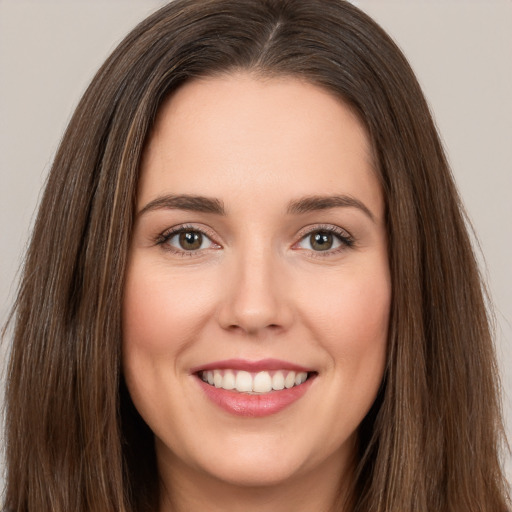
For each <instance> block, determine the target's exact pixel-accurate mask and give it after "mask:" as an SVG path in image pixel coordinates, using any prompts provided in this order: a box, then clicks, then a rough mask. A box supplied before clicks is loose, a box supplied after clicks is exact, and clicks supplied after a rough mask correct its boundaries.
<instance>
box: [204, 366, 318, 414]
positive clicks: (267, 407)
mask: <svg viewBox="0 0 512 512" xmlns="http://www.w3.org/2000/svg"><path fill="white" fill-rule="evenodd" d="M196 377H197V376H196ZM314 378H315V375H312V376H311V377H309V378H308V379H307V380H306V382H303V383H302V384H300V385H298V386H294V387H293V388H290V389H283V390H281V391H271V392H270V393H262V394H255V395H249V394H247V393H239V392H237V391H228V390H227V389H222V388H216V387H215V386H211V385H210V384H207V383H206V382H204V381H203V380H201V379H200V378H199V377H197V381H198V382H199V385H200V386H201V388H202V389H203V391H204V392H205V394H206V396H207V397H208V398H209V399H210V400H211V401H212V402H214V403H215V404H216V405H218V406H219V407H221V408H222V409H224V410H225V411H227V412H229V413H231V414H234V415H236V416H246V417H251V418H259V417H262V416H270V415H271V414H276V413H278V412H279V411H282V410H283V409H284V408H285V407H288V406H289V405H291V404H293V403H294V402H296V401H297V400H299V398H301V397H302V396H304V394H305V393H306V391H307V390H308V389H309V388H310V386H311V383H312V382H313V380H314Z"/></svg>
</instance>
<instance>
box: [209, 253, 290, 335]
mask: <svg viewBox="0 0 512 512" xmlns="http://www.w3.org/2000/svg"><path fill="white" fill-rule="evenodd" d="M248 252H249V253H250V254H244V255H240V256H239V257H236V258H235V261H234V262H232V263H233V265H232V266H231V269H230V271H229V277H228V278H227V279H226V282H225V289H224V294H223V297H224V300H223V301H222V304H221V306H220V310H219V323H220V325H221V327H222V328H223V329H226V330H230V331H238V332H242V333H245V334H249V335H253V336H258V335H261V334H263V333H264V332H269V331H275V332H279V331H284V330H286V329H288V328H289V326H290V324H291V322H292V318H293V312H292V307H291V300H290V287H289V284H290V283H288V285H287V277H286V270H285V269H284V268H283V265H282V264H280V263H281V262H280V261H279V258H278V257H277V256H276V255H274V254H272V252H271V250H259V251H253V252H251V251H248Z"/></svg>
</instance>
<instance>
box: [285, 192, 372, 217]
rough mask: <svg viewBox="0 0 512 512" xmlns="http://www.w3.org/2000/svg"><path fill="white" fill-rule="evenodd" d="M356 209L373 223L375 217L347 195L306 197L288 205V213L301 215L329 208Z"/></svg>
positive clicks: (357, 200)
mask: <svg viewBox="0 0 512 512" xmlns="http://www.w3.org/2000/svg"><path fill="white" fill-rule="evenodd" d="M340 207H342V208H347V207H349V208H357V209H359V210H361V211H362V212H363V213H364V214H365V215H366V216H368V217H369V218H370V219H371V220H372V221H373V222H375V216H374V215H373V213H372V212H371V211H370V209H369V208H368V207H367V206H366V205H365V204H364V203H363V202H362V201H359V199H356V198H355V197H351V196H347V195H334V196H306V197H302V198H300V199H297V200H296V201H292V202H291V203H289V205H288V210H287V211H288V213H292V214H301V213H308V212H313V211H317V210H328V209H330V208H340Z"/></svg>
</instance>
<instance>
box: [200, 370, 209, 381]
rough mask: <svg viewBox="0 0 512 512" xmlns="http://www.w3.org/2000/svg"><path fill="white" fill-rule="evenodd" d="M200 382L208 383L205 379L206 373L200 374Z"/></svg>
mask: <svg viewBox="0 0 512 512" xmlns="http://www.w3.org/2000/svg"><path fill="white" fill-rule="evenodd" d="M201 380H202V381H203V382H208V379H207V378H206V372H201Z"/></svg>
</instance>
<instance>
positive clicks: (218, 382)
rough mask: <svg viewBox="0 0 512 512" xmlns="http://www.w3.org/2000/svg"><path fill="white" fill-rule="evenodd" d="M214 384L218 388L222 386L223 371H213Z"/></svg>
mask: <svg viewBox="0 0 512 512" xmlns="http://www.w3.org/2000/svg"><path fill="white" fill-rule="evenodd" d="M213 385H214V386H215V387H216V388H220V387H222V373H221V372H220V371H219V370H214V371H213Z"/></svg>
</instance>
